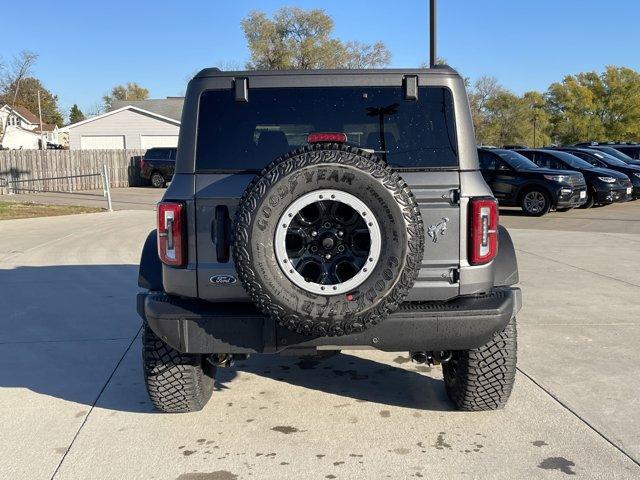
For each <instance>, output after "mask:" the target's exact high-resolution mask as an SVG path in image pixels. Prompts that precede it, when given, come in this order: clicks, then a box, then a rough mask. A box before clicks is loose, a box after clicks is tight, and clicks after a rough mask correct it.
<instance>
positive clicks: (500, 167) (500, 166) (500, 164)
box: [496, 160, 511, 172]
mask: <svg viewBox="0 0 640 480" xmlns="http://www.w3.org/2000/svg"><path fill="white" fill-rule="evenodd" d="M496 166H497V169H498V170H500V171H502V172H508V171H510V170H511V168H509V165H507V164H506V163H505V162H504V161H503V160H498V161H497V162H496Z"/></svg>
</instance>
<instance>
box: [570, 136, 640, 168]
mask: <svg viewBox="0 0 640 480" xmlns="http://www.w3.org/2000/svg"><path fill="white" fill-rule="evenodd" d="M575 146H576V147H584V148H591V149H593V150H599V151H601V152H604V153H608V154H609V155H611V156H612V157H616V158H617V159H618V160H622V161H623V162H624V163H628V164H629V165H640V160H635V159H633V158H631V157H630V156H629V155H627V154H626V153H623V152H622V151H620V150H618V149H617V148H614V147H613V146H612V145H607V144H603V143H595V142H592V143H578V144H576V145H575Z"/></svg>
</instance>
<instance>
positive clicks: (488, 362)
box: [442, 318, 517, 411]
mask: <svg viewBox="0 0 640 480" xmlns="http://www.w3.org/2000/svg"><path fill="white" fill-rule="evenodd" d="M516 356H517V340H516V319H515V318H513V319H511V321H510V322H509V323H508V324H507V326H506V327H505V329H504V330H502V331H500V332H496V333H494V334H493V338H492V339H491V340H489V342H487V343H486V344H484V345H482V346H481V347H479V348H475V349H473V350H459V351H455V352H453V356H452V358H451V360H449V361H448V362H447V363H444V364H443V365H442V372H443V375H444V382H445V388H446V390H447V395H448V397H449V399H450V400H451V401H452V402H453V403H454V405H455V406H456V408H457V409H458V410H468V411H478V410H496V409H499V408H502V407H504V405H505V404H506V403H507V400H508V399H509V396H510V395H511V390H512V388H513V383H514V380H515V376H516Z"/></svg>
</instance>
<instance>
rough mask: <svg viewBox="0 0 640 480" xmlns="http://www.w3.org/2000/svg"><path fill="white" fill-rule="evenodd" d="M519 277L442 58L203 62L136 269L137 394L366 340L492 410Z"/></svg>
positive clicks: (195, 395) (505, 366) (192, 386)
mask: <svg viewBox="0 0 640 480" xmlns="http://www.w3.org/2000/svg"><path fill="white" fill-rule="evenodd" d="M328 105H330V106H331V108H328V107H327V106H328ZM498 244H499V245H500V247H499V248H498ZM517 282H518V274H517V264H516V260H515V251H514V248H513V244H512V242H511V240H510V237H509V234H508V233H507V231H506V229H504V228H503V227H500V226H499V224H498V209H497V204H496V200H495V198H494V197H493V195H492V193H491V190H490V189H489V187H488V186H487V184H486V183H485V181H484V180H483V178H482V175H481V173H480V172H479V169H478V157H477V150H476V144H475V138H474V134H473V125H472V121H471V115H470V111H469V105H468V100H467V96H466V92H465V89H464V82H463V80H462V78H461V77H460V76H459V75H458V74H457V73H456V72H455V71H453V70H452V69H450V68H447V67H440V68H433V69H429V70H422V69H420V70H411V69H410V70H373V71H371V70H368V71H357V70H335V71H322V70H319V71H303V72H297V71H296V72H289V71H268V72H261V71H254V72H221V71H219V70H217V69H206V70H203V71H202V72H200V74H198V75H197V76H196V77H195V78H194V79H193V80H192V81H191V82H190V83H189V87H188V90H187V95H186V99H185V105H184V110H183V119H182V126H181V130H180V142H179V154H178V161H177V164H176V173H175V175H174V178H173V181H172V182H171V185H170V186H169V188H168V189H167V191H166V192H165V195H164V198H163V201H162V202H161V203H160V204H159V209H158V229H157V231H156V232H152V233H151V234H150V235H149V237H148V239H147V243H146V244H145V247H144V250H143V255H142V260H141V265H140V280H139V285H140V286H142V287H143V288H145V289H146V290H147V291H146V292H144V293H140V294H139V296H138V311H139V313H140V315H141V316H142V318H143V319H144V321H145V339H146V340H145V342H144V350H143V354H144V358H145V375H146V379H147V387H148V390H149V393H150V396H151V398H152V400H153V401H154V404H155V405H156V406H157V407H158V408H160V409H162V410H164V411H192V410H197V409H199V408H202V406H203V405H204V403H205V402H206V401H207V400H208V398H209V395H211V384H212V380H211V378H212V375H213V373H212V367H213V370H215V367H216V366H225V365H228V364H229V363H230V362H231V361H232V360H233V358H234V356H237V355H248V354H255V353H282V354H289V355H296V354H298V355H301V354H304V355H316V354H318V353H319V352H320V353H322V352H327V351H339V350H341V349H350V348H356V349H362V348H369V349H371V348H373V349H378V350H382V351H390V352H391V351H405V352H411V353H410V354H411V356H412V357H413V358H414V359H416V360H417V361H419V362H424V361H429V362H442V363H443V372H444V378H445V382H444V386H445V388H446V391H447V393H448V394H449V397H450V398H451V400H452V401H453V403H454V404H455V405H456V406H457V407H458V408H460V409H465V410H486V409H493V408H498V407H500V406H502V405H504V403H505V402H506V400H507V398H508V396H509V394H510V392H511V387H512V385H513V378H514V377H515V360H516V359H515V355H516V327H515V314H516V312H517V311H518V310H519V308H520V291H519V289H518V288H517V287H515V286H514V285H515V284H516V283H517ZM174 371H179V372H190V373H189V376H188V378H186V380H184V381H182V380H183V379H184V378H185V377H181V376H179V377H178V378H176V377H170V376H169V375H167V374H166V372H174ZM203 385H204V387H203ZM201 392H204V393H202V394H201ZM176 397H179V400H180V402H177V401H176V400H175V399H176ZM183 399H184V401H182V400H183Z"/></svg>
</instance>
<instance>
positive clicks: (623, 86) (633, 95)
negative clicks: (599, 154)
mask: <svg viewBox="0 0 640 480" xmlns="http://www.w3.org/2000/svg"><path fill="white" fill-rule="evenodd" d="M546 100H547V103H548V112H549V114H550V121H551V125H552V131H553V136H554V137H555V139H557V141H559V142H562V143H573V142H577V141H584V140H604V139H611V140H636V139H638V138H640V73H638V72H636V71H634V70H631V69H629V68H624V67H613V66H609V67H607V68H606V69H605V71H604V72H603V73H601V74H598V73H597V72H586V73H579V74H578V75H569V76H566V77H565V78H564V79H563V81H562V82H559V83H554V84H552V85H551V86H550V87H549V90H548V91H547V94H546Z"/></svg>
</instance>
